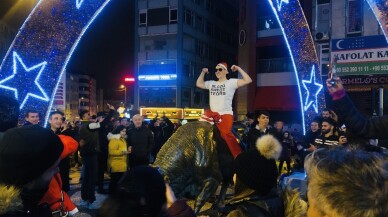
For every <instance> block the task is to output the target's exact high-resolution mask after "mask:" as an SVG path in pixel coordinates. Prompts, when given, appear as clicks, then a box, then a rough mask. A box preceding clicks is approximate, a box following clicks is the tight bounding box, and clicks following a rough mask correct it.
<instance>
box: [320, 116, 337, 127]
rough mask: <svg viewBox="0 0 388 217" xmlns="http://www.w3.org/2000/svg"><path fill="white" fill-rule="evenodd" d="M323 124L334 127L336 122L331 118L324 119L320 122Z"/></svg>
mask: <svg viewBox="0 0 388 217" xmlns="http://www.w3.org/2000/svg"><path fill="white" fill-rule="evenodd" d="M323 122H326V123H329V124H330V125H331V126H333V127H336V126H337V122H336V121H335V120H334V119H333V118H324V119H323V120H322V123H323Z"/></svg>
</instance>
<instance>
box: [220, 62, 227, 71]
mask: <svg viewBox="0 0 388 217" xmlns="http://www.w3.org/2000/svg"><path fill="white" fill-rule="evenodd" d="M217 66H219V67H221V68H223V69H225V70H226V71H228V64H227V63H226V62H220V63H218V64H217Z"/></svg>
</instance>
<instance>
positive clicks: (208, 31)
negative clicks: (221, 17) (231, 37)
mask: <svg viewBox="0 0 388 217" xmlns="http://www.w3.org/2000/svg"><path fill="white" fill-rule="evenodd" d="M205 32H206V34H208V35H209V36H213V24H212V23H211V22H209V21H206V26H205Z"/></svg>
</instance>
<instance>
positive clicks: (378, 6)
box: [366, 0, 388, 42]
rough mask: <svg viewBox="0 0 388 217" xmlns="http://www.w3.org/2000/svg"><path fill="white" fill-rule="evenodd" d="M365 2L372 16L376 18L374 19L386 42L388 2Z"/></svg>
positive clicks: (371, 0) (387, 37)
mask: <svg viewBox="0 0 388 217" xmlns="http://www.w3.org/2000/svg"><path fill="white" fill-rule="evenodd" d="M366 2H368V4H369V6H370V8H371V9H372V11H373V13H374V15H375V16H376V19H377V21H378V22H379V25H380V27H381V29H382V30H383V33H384V36H385V39H386V40H387V42H388V1H387V0H366Z"/></svg>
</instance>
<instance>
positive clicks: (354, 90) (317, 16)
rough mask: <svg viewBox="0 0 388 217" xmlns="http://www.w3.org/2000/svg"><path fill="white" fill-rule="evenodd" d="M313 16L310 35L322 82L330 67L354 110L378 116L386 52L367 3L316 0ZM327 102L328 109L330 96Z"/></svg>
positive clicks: (385, 75)
mask: <svg viewBox="0 0 388 217" xmlns="http://www.w3.org/2000/svg"><path fill="white" fill-rule="evenodd" d="M313 14H314V16H313V19H312V22H313V24H314V25H313V28H312V32H313V35H314V37H315V41H316V43H317V48H318V49H317V50H318V54H319V60H320V63H321V69H322V76H323V80H326V78H327V74H328V72H329V70H330V69H329V68H330V65H333V67H335V70H336V72H337V74H338V76H340V77H341V79H342V81H343V83H344V85H345V88H346V89H347V92H348V94H349V95H350V97H351V98H352V100H353V101H354V102H355V105H356V106H357V107H358V109H360V110H361V111H362V112H363V113H364V114H365V115H378V114H380V115H382V114H383V110H384V107H386V106H384V104H386V103H384V101H386V102H387V103H388V100H387V99H386V98H387V97H384V95H386V94H384V93H385V92H386V91H385V89H386V87H387V82H386V81H387V79H388V55H386V54H388V49H387V42H386V40H385V37H384V35H383V33H382V30H381V28H380V26H379V24H378V22H377V20H376V17H375V16H374V14H373V11H372V10H371V8H370V7H369V4H368V3H367V2H366V1H361V0H335V1H334V0H316V1H313ZM336 58H337V60H336V63H334V60H335V59H336ZM386 93H387V94H388V92H386ZM327 99H328V100H327V104H328V106H329V107H330V106H331V105H330V104H331V102H330V100H329V99H330V97H327ZM386 109H388V107H386ZM386 109H385V110H386Z"/></svg>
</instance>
